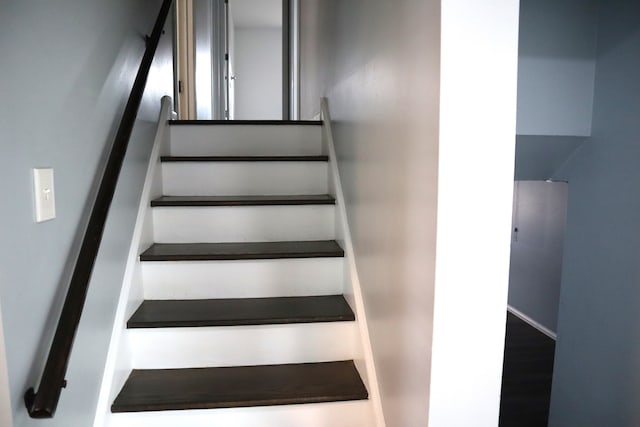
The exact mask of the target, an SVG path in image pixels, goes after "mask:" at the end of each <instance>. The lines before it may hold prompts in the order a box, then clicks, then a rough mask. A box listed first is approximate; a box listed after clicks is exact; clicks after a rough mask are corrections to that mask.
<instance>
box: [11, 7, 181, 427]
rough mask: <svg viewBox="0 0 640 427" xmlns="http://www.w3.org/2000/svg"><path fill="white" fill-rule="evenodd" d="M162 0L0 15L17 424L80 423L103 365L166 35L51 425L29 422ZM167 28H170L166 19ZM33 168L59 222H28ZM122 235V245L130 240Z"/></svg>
mask: <svg viewBox="0 0 640 427" xmlns="http://www.w3.org/2000/svg"><path fill="white" fill-rule="evenodd" d="M160 3H161V2H160V1H156V0H154V1H147V2H130V1H126V0H117V1H110V2H103V1H98V0H88V1H83V2H77V1H73V0H61V1H56V2H44V3H43V2H34V1H18V0H15V1H14V0H6V1H3V2H2V13H1V14H0V52H2V57H3V58H4V59H3V61H1V62H0V75H2V76H3V78H2V79H1V80H0V93H2V96H3V101H2V102H1V103H0V132H2V141H3V143H2V144H1V146H0V171H1V172H0V173H1V178H2V179H0V191H1V192H2V194H5V195H8V196H10V198H11V202H10V203H5V204H3V213H2V218H3V221H2V223H1V224H0V241H2V242H3V244H2V245H0V301H1V302H2V310H3V313H2V315H3V325H4V334H5V337H4V338H5V344H6V353H7V354H6V356H7V365H8V371H9V383H10V390H11V395H10V400H11V412H12V414H13V418H14V423H15V425H16V426H20V427H27V426H39V427H45V426H47V427H48V426H64V427H68V426H89V425H91V422H92V420H93V412H94V411H95V406H96V402H97V397H98V389H99V386H100V380H101V376H102V370H103V369H104V362H105V358H106V354H107V347H108V343H109V336H110V334H111V328H112V324H111V322H112V321H113V316H114V313H115V309H116V302H117V295H118V293H119V287H118V283H121V281H122V274H123V270H124V261H125V257H126V247H127V243H126V241H127V240H129V238H130V234H131V230H132V229H133V225H134V224H133V223H134V220H135V211H136V205H137V202H138V200H139V191H140V189H141V188H142V181H143V179H144V170H141V169H144V168H143V167H142V168H140V163H139V162H140V160H141V159H143V158H144V157H145V155H146V154H147V153H148V150H149V149H150V143H151V141H152V140H153V132H154V129H155V125H154V122H155V121H156V119H157V115H158V111H159V108H160V103H159V100H160V97H161V95H163V94H165V93H167V92H169V93H170V92H171V91H172V86H173V85H172V81H171V80H172V70H173V65H172V60H171V54H172V49H171V43H172V42H171V37H170V34H171V33H172V30H171V28H170V27H167V28H166V35H165V37H164V38H163V41H162V47H161V48H160V51H159V52H160V53H159V56H158V58H157V60H156V62H155V63H154V66H153V71H152V74H151V76H150V78H149V86H148V90H147V92H145V98H144V100H143V104H142V106H141V109H140V112H139V114H138V118H137V121H136V126H135V129H134V132H133V135H132V139H131V143H130V146H129V155H128V158H127V161H126V162H125V164H124V167H123V169H122V172H121V181H122V182H123V183H124V185H123V187H122V188H123V190H122V191H121V192H119V193H118V194H116V196H115V198H114V201H113V205H112V210H111V214H110V216H109V219H108V223H107V227H108V228H109V229H110V231H109V232H108V234H105V239H104V240H103V244H102V249H101V251H100V254H99V259H98V261H97V264H96V267H95V269H94V275H93V280H92V283H91V286H90V289H89V293H88V296H87V302H86V305H85V311H84V314H83V317H82V319H81V323H80V328H79V330H78V334H77V337H76V344H75V347H74V350H73V352H72V355H71V360H70V364H69V371H68V375H67V380H68V387H67V388H66V389H63V391H62V398H61V401H60V404H59V406H58V410H57V413H56V416H55V418H53V419H51V420H32V419H30V418H29V417H28V415H27V412H26V409H25V407H24V402H23V394H24V392H25V390H26V389H27V388H28V387H29V386H32V385H37V383H38V381H39V376H40V375H41V373H42V368H43V365H44V362H45V358H46V353H47V351H48V346H49V343H50V340H51V338H52V336H53V330H54V328H55V326H56V322H57V319H58V315H59V311H60V309H61V304H62V300H63V298H64V293H65V290H66V287H67V285H68V276H69V274H70V271H69V269H70V265H69V264H68V261H67V260H68V259H69V257H70V255H72V254H74V253H76V251H77V246H78V240H77V239H78V235H79V233H80V231H79V230H82V226H83V218H85V215H86V214H87V213H86V207H87V205H88V204H89V202H88V201H89V200H91V199H92V195H93V194H94V193H93V191H94V190H93V188H94V184H93V181H94V179H95V177H96V174H97V170H98V169H99V168H100V165H102V164H103V160H104V152H105V150H106V148H107V146H108V145H109V144H111V143H112V141H113V136H114V134H115V130H116V129H115V128H116V126H117V125H118V123H119V120H120V116H121V113H122V110H123V109H124V105H125V103H126V101H127V97H128V95H129V91H130V88H131V85H132V83H133V79H134V77H135V73H136V72H137V69H138V66H139V63H140V60H141V57H142V54H143V51H144V46H145V45H144V39H143V38H142V35H143V34H148V33H150V31H151V28H152V26H153V22H154V20H155V18H156V16H157V13H158V10H159V7H160ZM169 21H171V20H169ZM34 166H51V167H53V168H54V169H55V177H56V198H57V214H58V217H57V218H56V219H55V220H53V221H49V222H45V223H40V224H36V223H35V222H34V221H33V213H32V196H31V186H32V184H31V178H30V174H29V171H30V169H31V168H32V167H34ZM127 235H129V237H127Z"/></svg>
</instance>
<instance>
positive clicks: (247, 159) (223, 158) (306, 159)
mask: <svg viewBox="0 0 640 427" xmlns="http://www.w3.org/2000/svg"><path fill="white" fill-rule="evenodd" d="M160 161H162V162H165V163H168V162H327V161H329V156H162V157H160Z"/></svg>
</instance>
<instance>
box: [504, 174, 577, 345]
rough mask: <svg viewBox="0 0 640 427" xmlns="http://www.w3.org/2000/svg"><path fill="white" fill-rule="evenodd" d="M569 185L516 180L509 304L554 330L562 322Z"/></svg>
mask: <svg viewBox="0 0 640 427" xmlns="http://www.w3.org/2000/svg"><path fill="white" fill-rule="evenodd" d="M567 187H568V186H567V184H566V183H564V182H544V181H516V186H515V189H514V201H513V227H512V228H513V230H514V231H513V239H512V241H511V268H510V271H509V305H510V306H511V307H513V308H515V309H516V310H518V311H520V312H522V313H524V314H525V315H527V316H528V317H530V318H531V319H533V320H534V321H536V322H538V323H539V324H541V325H542V326H544V327H545V328H547V329H549V330H550V331H552V332H556V326H557V322H558V304H559V302H560V279H561V274H562V256H563V246H564V233H565V224H566V218H567V191H568V188H567ZM516 228H517V229H518V231H517V232H515V229H516Z"/></svg>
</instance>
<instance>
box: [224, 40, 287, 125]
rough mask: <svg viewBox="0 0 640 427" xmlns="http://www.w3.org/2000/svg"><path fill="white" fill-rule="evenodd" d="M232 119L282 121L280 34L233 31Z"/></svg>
mask: <svg viewBox="0 0 640 427" xmlns="http://www.w3.org/2000/svg"><path fill="white" fill-rule="evenodd" d="M234 52H235V71H234V74H235V76H236V80H235V82H234V87H235V119H238V120H244V119H249V120H253V119H276V120H278V119H281V118H282V30H281V29H274V28H267V27H265V28H262V27H236V29H235V40H234Z"/></svg>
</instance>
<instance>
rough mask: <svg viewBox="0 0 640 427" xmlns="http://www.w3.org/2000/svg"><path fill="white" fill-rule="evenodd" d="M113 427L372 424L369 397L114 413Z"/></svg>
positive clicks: (351, 426)
mask: <svg viewBox="0 0 640 427" xmlns="http://www.w3.org/2000/svg"><path fill="white" fill-rule="evenodd" d="M110 418H111V420H110V421H111V423H110V427H176V426H180V427H212V426H224V427H302V426H304V427H328V426H331V427H361V426H373V425H375V424H374V421H373V417H372V409H371V405H370V403H369V401H368V400H358V401H350V402H331V403H314V404H305V405H283V406H258V407H253V408H226V409H210V410H190V411H156V412H137V413H120V414H112V415H111V417H110Z"/></svg>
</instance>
